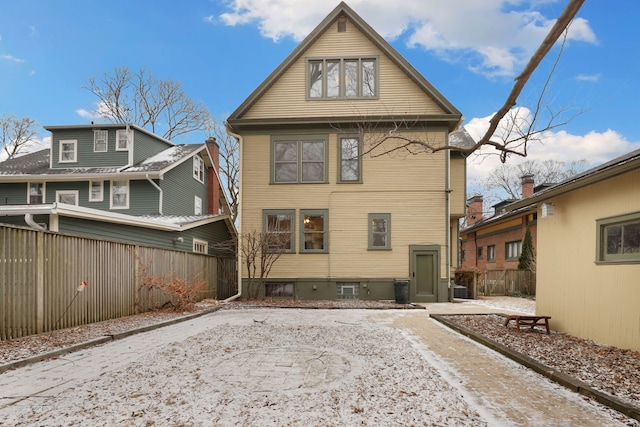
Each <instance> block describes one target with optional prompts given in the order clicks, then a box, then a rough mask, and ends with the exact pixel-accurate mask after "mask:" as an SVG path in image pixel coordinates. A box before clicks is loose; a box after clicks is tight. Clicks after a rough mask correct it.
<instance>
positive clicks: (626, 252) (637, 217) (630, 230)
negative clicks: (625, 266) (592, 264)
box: [596, 212, 640, 263]
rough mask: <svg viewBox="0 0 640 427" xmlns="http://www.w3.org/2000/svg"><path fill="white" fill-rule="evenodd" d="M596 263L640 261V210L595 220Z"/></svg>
mask: <svg viewBox="0 0 640 427" xmlns="http://www.w3.org/2000/svg"><path fill="white" fill-rule="evenodd" d="M596 224H597V230H598V237H597V239H598V240H597V242H596V246H597V259H596V261H597V262H598V263H640V212H635V213H631V214H627V215H621V216H617V217H612V218H606V219H601V220H598V221H596Z"/></svg>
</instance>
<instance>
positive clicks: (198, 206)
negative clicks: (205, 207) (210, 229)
mask: <svg viewBox="0 0 640 427" xmlns="http://www.w3.org/2000/svg"><path fill="white" fill-rule="evenodd" d="M193 214H194V215H202V198H200V197H198V196H194V199H193Z"/></svg>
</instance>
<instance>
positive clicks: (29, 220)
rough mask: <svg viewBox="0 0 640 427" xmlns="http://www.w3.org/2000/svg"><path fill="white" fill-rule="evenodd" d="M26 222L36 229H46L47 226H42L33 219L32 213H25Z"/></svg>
mask: <svg viewBox="0 0 640 427" xmlns="http://www.w3.org/2000/svg"><path fill="white" fill-rule="evenodd" d="M24 222H26V223H27V225H28V226H29V227H31V228H35V229H36V230H42V231H44V230H46V228H45V227H43V226H41V225H40V224H38V223H37V222H36V221H35V220H34V219H33V215H32V214H30V213H26V214H24Z"/></svg>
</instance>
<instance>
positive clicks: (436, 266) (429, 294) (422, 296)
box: [409, 245, 440, 302]
mask: <svg viewBox="0 0 640 427" xmlns="http://www.w3.org/2000/svg"><path fill="white" fill-rule="evenodd" d="M409 252H410V257H409V263H410V265H409V268H410V270H411V271H410V273H411V281H410V285H409V300H410V301H411V302H438V286H439V277H440V272H439V270H440V250H439V248H438V247H437V246H423V245H411V246H409Z"/></svg>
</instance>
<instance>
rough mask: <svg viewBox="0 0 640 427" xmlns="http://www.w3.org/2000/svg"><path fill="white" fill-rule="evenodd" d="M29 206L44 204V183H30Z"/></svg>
mask: <svg viewBox="0 0 640 427" xmlns="http://www.w3.org/2000/svg"><path fill="white" fill-rule="evenodd" d="M28 200H29V204H30V205H38V204H40V203H44V183H42V182H30V183H29V199H28Z"/></svg>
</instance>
